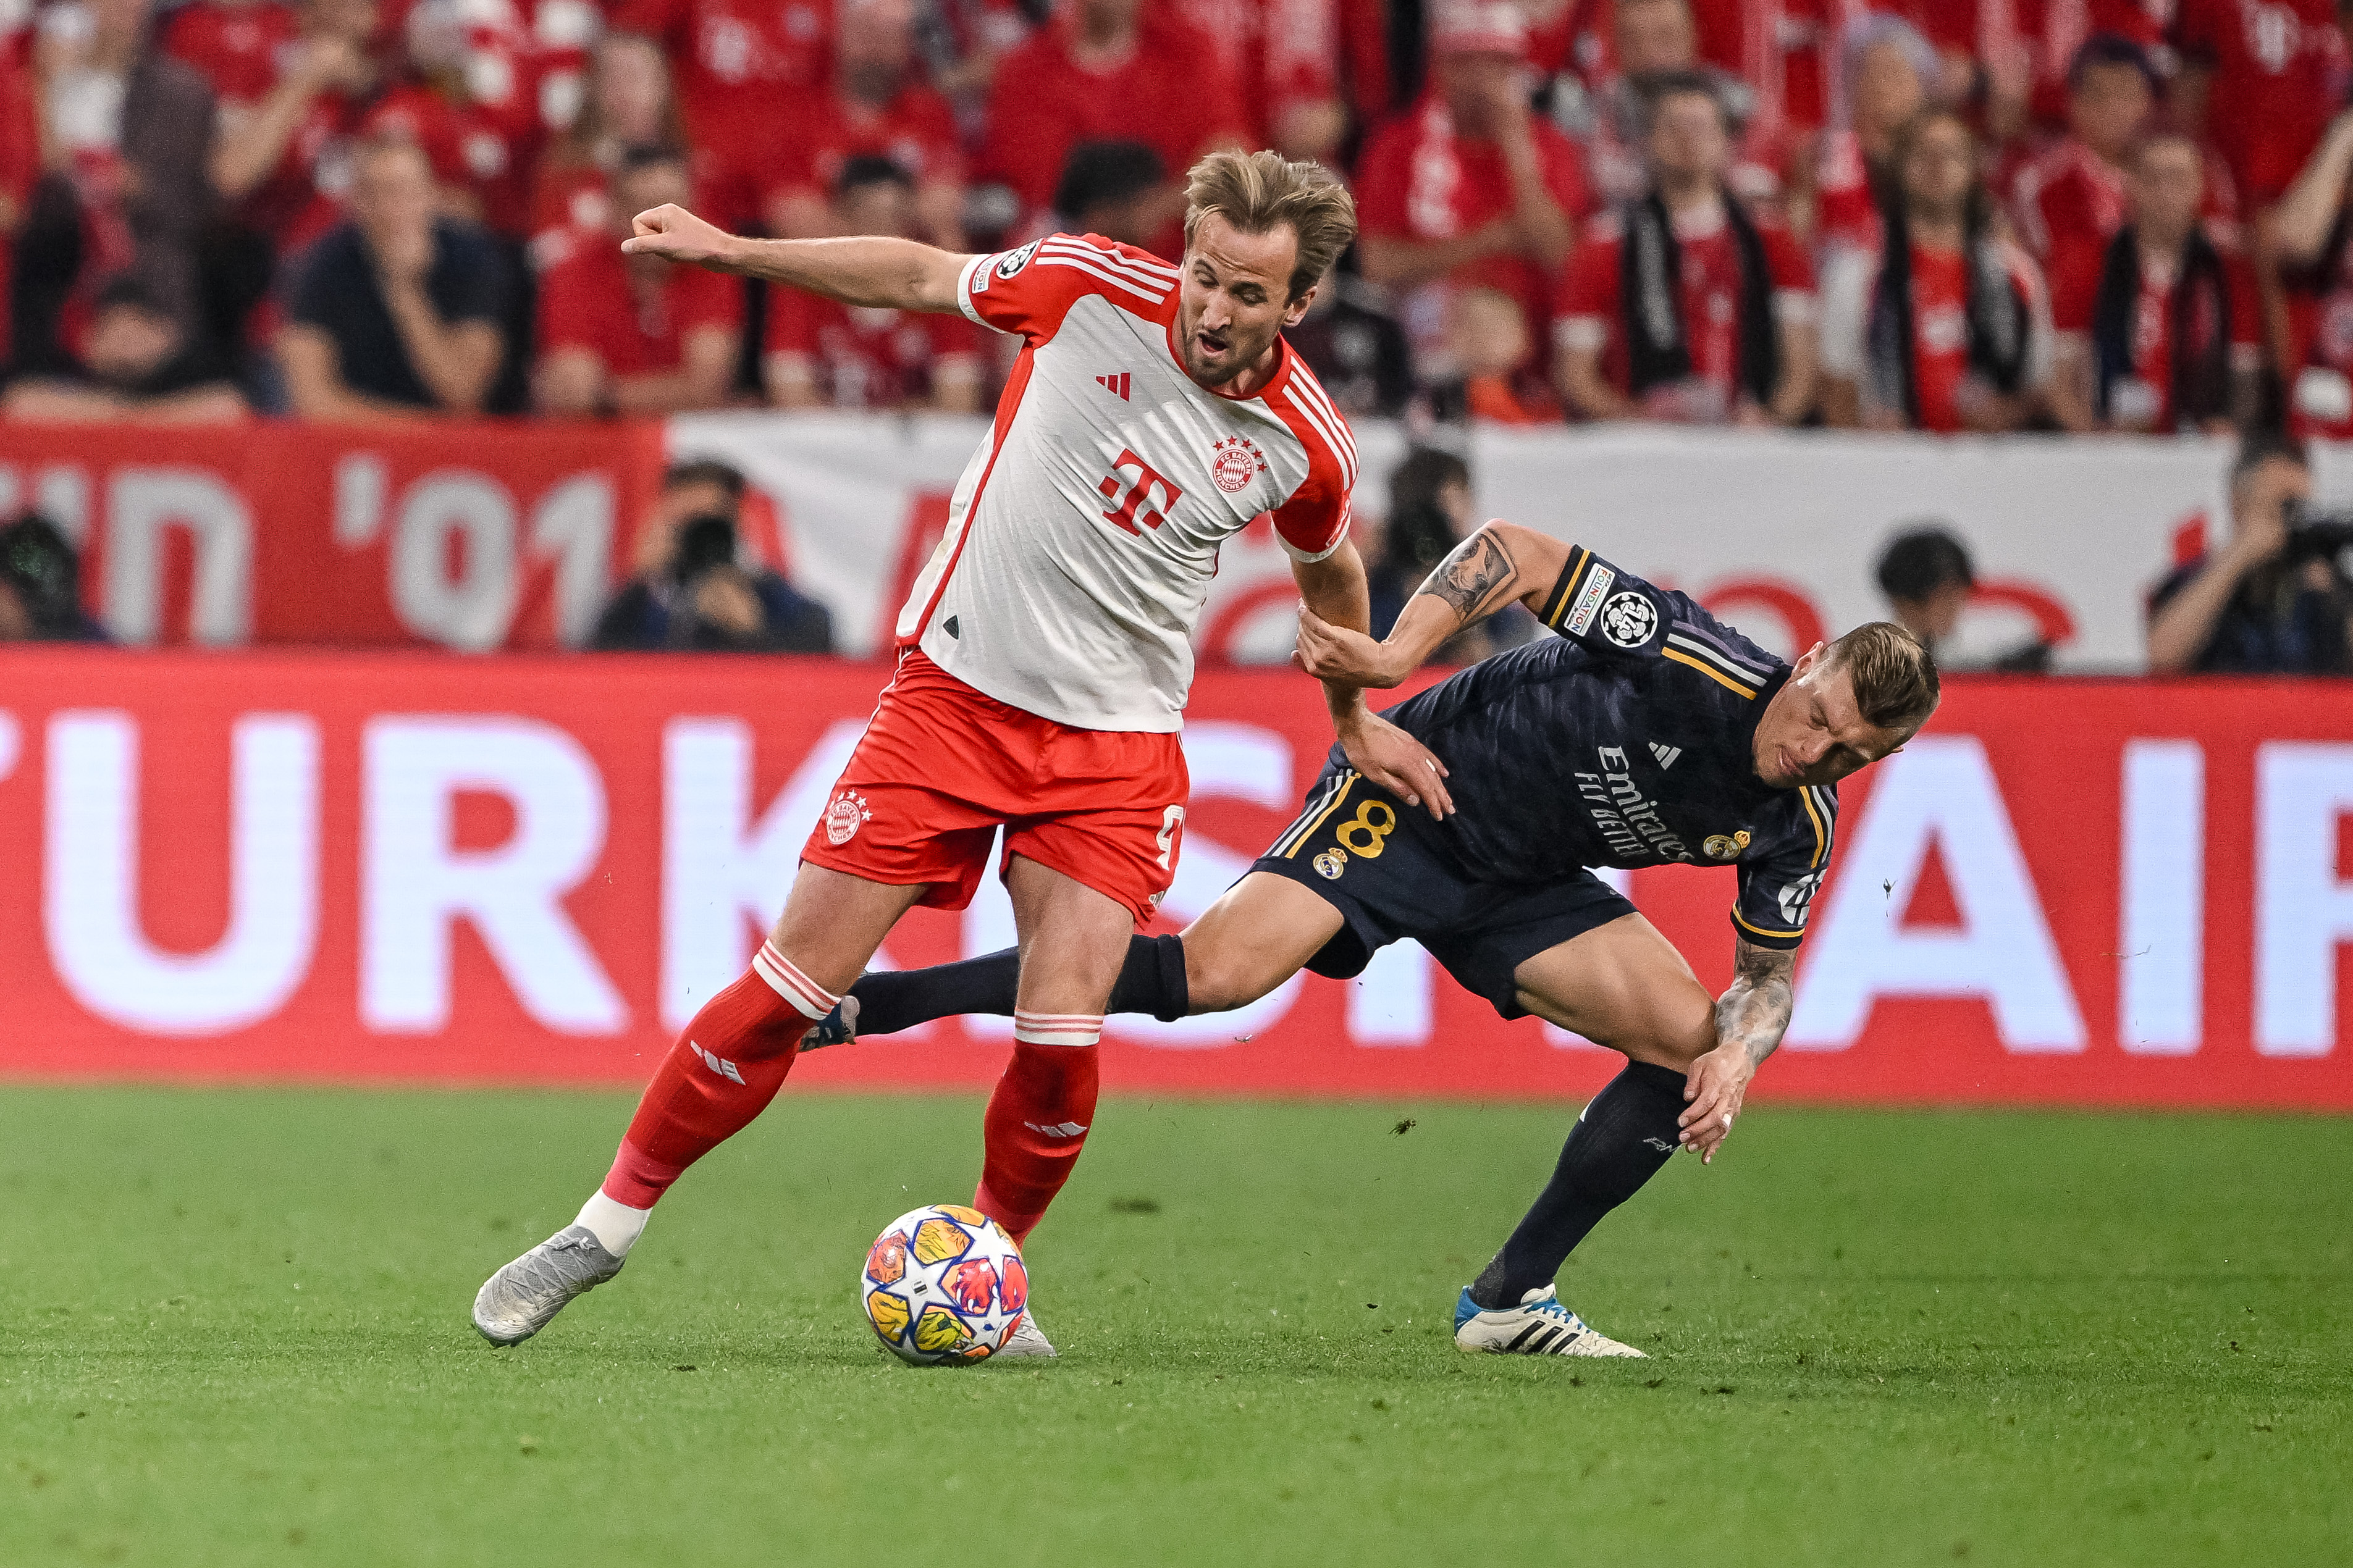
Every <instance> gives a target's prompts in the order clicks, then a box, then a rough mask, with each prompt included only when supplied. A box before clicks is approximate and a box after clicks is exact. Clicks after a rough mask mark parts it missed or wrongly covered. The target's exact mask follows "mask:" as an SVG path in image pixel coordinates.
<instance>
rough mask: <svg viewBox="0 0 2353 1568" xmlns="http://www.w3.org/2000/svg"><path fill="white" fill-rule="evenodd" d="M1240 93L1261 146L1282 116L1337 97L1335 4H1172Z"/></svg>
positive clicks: (1309, 0)
mask: <svg viewBox="0 0 2353 1568" xmlns="http://www.w3.org/2000/svg"><path fill="white" fill-rule="evenodd" d="M1176 13H1177V15H1178V16H1182V17H1184V18H1185V20H1186V21H1187V22H1190V23H1191V24H1192V25H1193V26H1195V27H1196V28H1198V29H1199V31H1200V33H1201V36H1202V37H1206V38H1208V40H1209V43H1210V45H1211V47H1213V48H1214V50H1215V51H1216V53H1217V57H1218V63H1219V66H1220V67H1222V68H1224V69H1225V71H1226V72H1227V74H1228V75H1229V76H1231V77H1232V78H1233V79H1234V81H1235V83H1236V85H1237V86H1238V87H1239V88H1240V90H1241V96H1242V103H1243V107H1244V109H1245V110H1247V111H1248V113H1249V115H1250V122H1249V127H1248V128H1249V129H1250V131H1251V132H1254V133H1255V134H1256V136H1257V137H1258V139H1259V141H1260V142H1264V141H1265V139H1266V137H1267V136H1268V134H1269V133H1270V132H1272V131H1273V129H1274V127H1275V125H1276V123H1277V122H1278V121H1280V120H1281V119H1282V115H1283V113H1284V112H1285V111H1286V110H1290V109H1292V108H1293V107H1295V106H1296V105H1299V104H1302V103H1316V102H1321V101H1323V100H1326V99H1332V98H1336V97H1338V96H1339V66H1340V7H1339V3H1338V0H1176Z"/></svg>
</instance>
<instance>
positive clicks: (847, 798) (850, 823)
mask: <svg viewBox="0 0 2353 1568" xmlns="http://www.w3.org/2000/svg"><path fill="white" fill-rule="evenodd" d="M873 815H874V808H873V807H872V806H871V805H867V804H866V797H865V796H864V795H860V794H859V793H858V792H857V791H856V790H854V789H846V790H843V791H842V792H841V793H840V794H839V795H835V796H834V797H833V804H832V805H828V806H827V807H826V808H825V837H826V839H827V841H828V842H829V843H831V844H835V845H842V844H847V843H849V841H850V840H851V839H852V838H855V837H857V836H858V830H859V828H860V826H863V825H864V824H865V823H866V821H867V820H868V819H869V818H871V816H873Z"/></svg>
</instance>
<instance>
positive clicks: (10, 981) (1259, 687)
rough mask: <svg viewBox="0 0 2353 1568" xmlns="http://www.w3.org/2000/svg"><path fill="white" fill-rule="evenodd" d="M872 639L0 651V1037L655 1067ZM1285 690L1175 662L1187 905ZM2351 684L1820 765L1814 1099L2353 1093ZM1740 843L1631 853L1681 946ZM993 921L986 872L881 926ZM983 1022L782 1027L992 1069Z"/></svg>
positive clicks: (1443, 1068) (2185, 699)
mask: <svg viewBox="0 0 2353 1568" xmlns="http://www.w3.org/2000/svg"><path fill="white" fill-rule="evenodd" d="M880 681H881V671H880V670H879V669H878V668H875V667H872V666H868V665H858V664H842V663H834V662H828V661H816V660H812V661H790V660H754V659H728V658H706V659H695V660H687V659H682V658H569V659H566V658H552V657H551V658H537V657H504V658H489V659H476V660H469V659H459V658H447V657H440V656H432V655H424V654H416V655H356V654H321V653H310V654H298V653H288V652H280V653H267V654H263V653H242V654H204V653H185V652H184V653H143V654H134V653H128V652H121V651H111V650H73V649H59V648H25V647H20V648H13V649H7V650H5V651H0V953H5V955H6V956H5V960H0V963H5V984H0V994H5V996H6V999H7V1005H6V1008H5V1023H0V1073H5V1074H7V1075H12V1076H16V1077H108V1078H170V1079H277V1080H285V1079H303V1080H312V1079H316V1080H370V1079H375V1080H386V1079H398V1080H470V1081H503V1082H556V1081H589V1082H609V1083H629V1082H635V1081H638V1080H640V1079H643V1078H644V1077H645V1076H646V1075H647V1073H648V1072H649V1070H650V1067H651V1064H652V1062H653V1060H654V1058H655V1056H656V1055H657V1054H658V1053H659V1052H660V1051H661V1050H662V1049H664V1048H665V1047H666V1046H667V1044H668V1042H669V1040H670V1036H671V1031H672V1029H673V1028H674V1027H675V1026H676V1024H677V1023H678V1022H680V1021H681V1020H682V1018H683V1017H684V1016H687V1015H689V1014H691V1011H692V1009H693V1007H694V1006H695V1005H697V1002H698V1000H699V999H700V998H701V997H702V996H703V995H707V994H709V992H710V990H711V989H712V988H713V987H714V986H716V985H719V984H725V983H726V982H727V981H728V980H729V979H731V978H732V977H733V975H734V974H735V973H738V972H739V971H740V969H741V966H742V965H743V963H744V961H745V959H746V958H747V956H748V954H749V952H750V951H751V947H752V945H753V943H754V940H755V936H756V932H757V931H758V930H759V928H760V926H761V925H762V924H763V923H765V920H766V919H767V918H768V917H769V916H770V915H772V914H773V912H774V910H775V908H776V900H778V899H779V898H780V896H781V894H782V891H783V889H784V888H785V886H786V881H787V879H789V876H790V873H791V869H792V866H793V863H794V860H795V858H796V857H797V850H798V847H799V845H800V843H801V840H802V838H803V837H804V835H805V834H806V832H807V826H808V825H809V824H810V823H811V822H812V821H813V820H814V819H815V817H816V816H817V813H818V808H819V807H820V805H822V803H823V801H824V799H825V798H826V795H827V793H828V785H829V784H830V783H831V781H832V779H833V776H834V773H835V771H836V770H837V768H838V767H839V762H840V759H841V757H842V756H843V754H844V753H845V752H846V751H847V749H848V748H849V745H850V744H851V743H853V742H854V741H855V739H856V736H857V734H858V731H859V730H860V727H861V725H862V724H863V722H864V720H865V717H866V715H867V713H868V712H869V711H870V710H871V706H872V702H873V698H874V693H875V690H876V689H877V687H878V686H879V684H880ZM1327 744H1328V732H1327V731H1326V730H1325V728H1324V719H1323V715H1322V704H1321V702H1320V700H1319V699H1318V696H1317V693H1316V691H1315V689H1314V687H1313V686H1312V685H1310V684H1309V683H1307V682H1306V681H1304V680H1302V679H1298V678H1296V677H1293V676H1290V675H1286V674H1282V673H1280V672H1271V671H1269V672H1256V673H1252V672H1236V671H1219V672H1210V673H1208V674H1205V675H1204V677H1203V678H1202V679H1201V681H1200V683H1199V684H1198V686H1197V687H1196V689H1195V692H1194V700H1193V706H1192V710H1191V717H1190V721H1189V723H1188V728H1187V755H1188V760H1189V763H1190V766H1191V770H1192V774H1193V779H1194V788H1195V792H1196V793H1195V797H1194V801H1193V811H1192V814H1191V816H1190V818H1189V820H1188V824H1187V837H1186V843H1185V847H1184V858H1183V870H1182V873H1181V875H1180V879H1179V881H1178V884H1177V886H1176V889H1174V890H1173V891H1172V893H1171V895H1170V899H1169V910H1170V913H1171V914H1172V915H1173V916H1174V917H1175V918H1176V919H1177V920H1179V921H1182V920H1184V919H1187V918H1189V917H1190V916H1191V915H1193V914H1194V913H1197V912H1198V910H1199V909H1200V908H1201V907H1203V906H1204V905H1205V904H1206V903H1207V902H1208V900H1211V899H1213V898H1215V896H1216V895H1217V893H1218V892H1219V890H1220V889H1222V888H1223V887H1224V886H1225V885H1226V883H1227V882H1228V881H1229V879H1231V878H1232V877H1233V876H1235V875H1238V874H1239V873H1240V870H1241V868H1244V867H1246V865H1247V864H1248V861H1249V859H1250V857H1251V856H1252V855H1254V854H1255V853H1256V852H1257V850H1258V849H1259V848H1260V847H1261V846H1263V845H1264V844H1266V843H1267V842H1268V841H1269V840H1270V839H1271V837H1273V836H1274V835H1275V833H1276V832H1277V831H1278V830H1279V829H1280V828H1281V827H1282V825H1283V824H1284V823H1285V822H1286V821H1287V820H1288V819H1289V818H1290V816H1291V815H1292V814H1293V811H1294V810H1295V807H1296V803H1297V801H1298V799H1299V797H1300V795H1301V794H1302V792H1303V790H1304V789H1305V787H1306V785H1307V784H1308V783H1309V781H1310V780H1311V779H1312V778H1313V777H1314V773H1315V771H1316V769H1317V768H1318V767H1319V766H1320V763H1321V759H1322V756H1323V753H1324V748H1325V746H1326V745H1327ZM2348 818H2353V689H2348V688H2343V687H2338V686H2333V685H2327V684H2318V683H2294V682H2285V681H2281V682H2254V681H2248V682H2220V681H2217V682H2207V683H2199V684H2189V683H2158V682H2097V683H2077V682H2068V681H2030V680H2001V679H1978V680H1955V681H1953V682H1951V683H1950V684H1949V685H1948V687H1947V697H1946V701H1945V706H1944V710H1943V711H1942V712H1941V713H1939V715H1938V716H1937V719H1936V722H1935V723H1934V724H1933V725H1932V726H1931V728H1930V730H1929V731H1928V732H1927V733H1926V734H1924V735H1923V736H1921V737H1919V738H1918V739H1917V740H1915V742H1914V743H1913V744H1912V745H1911V746H1910V747H1908V748H1906V750H1905V752H1902V753H1900V754H1899V755H1898V756H1896V757H1894V758H1892V759H1890V760H1889V761H1888V762H1886V763H1882V764H1881V765H1880V766H1879V767H1878V768H1876V769H1873V770H1872V772H1871V773H1866V774H1864V775H1863V776H1862V777H1861V778H1858V779H1856V780H1854V781H1852V782H1851V783H1850V784H1847V785H1846V786H1845V787H1844V789H1843V790H1842V792H1841V814H1840V843H1839V847H1838V850H1837V853H1836V856H1835V857H1834V860H1833V868H1832V876H1831V880H1830V881H1829V883H1828V884H1827V885H1826V887H1825V888H1824V889H1823V891H1822V892H1821V893H1820V896H1819V898H1818V899H1817V900H1816V902H1815V904H1814V913H1813V919H1812V923H1811V934H1810V938H1809V940H1808V942H1807V944H1806V948H1805V951H1804V954H1803V956H1802V958H1801V962H1800V967H1799V997H1798V1005H1797V1016H1796V1018H1795V1020H1794V1021H1793V1024H1792V1026H1791V1031H1790V1038H1789V1043H1788V1046H1787V1047H1785V1048H1784V1049H1783V1051H1782V1052H1781V1054H1780V1056H1779V1057H1778V1058H1776V1059H1775V1060H1774V1061H1773V1062H1772V1063H1771V1064H1770V1065H1769V1066H1768V1067H1767V1069H1766V1071H1765V1073H1764V1074H1763V1075H1762V1077H1761V1079H1759V1082H1758V1085H1757V1092H1758V1093H1760V1094H1763V1095H1767V1096H1782V1097H1803V1098H1808V1099H1816V1100H1880V1101H2046V1102H2073V1103H2085V1104H2183V1105H2189V1104H2197V1105H2259V1104H2260V1105H2284V1106H2306V1107H2314V1108H2329V1109H2336V1110H2347V1109H2353V1053H2348V1050H2347V1048H2346V1047H2344V1046H2343V1045H2342V1044H2341V1043H2340V1042H2341V1040H2342V1039H2343V1038H2344V1037H2345V1035H2346V1031H2347V1029H2348V1025H2353V1002H2348V994H2347V982H2348V978H2353V976H2348V974H2347V973H2346V972H2345V965H2344V963H2342V959H2343V954H2344V950H2345V947H2346V946H2347V944H2348V943H2353V832H2348V827H2347V823H2348ZM1729 878H1730V873H1729V872H1728V871H1726V870H1724V869H1721V868H1715V869H1697V868H1663V869H1657V870H1645V871H1641V872H1637V873H1635V874H1634V875H1633V876H1632V878H1631V882H1630V890H1631V893H1632V895H1633V898H1634V900H1635V901H1636V902H1637V903H1638V904H1639V905H1641V908H1642V909H1643V910H1644V911H1645V913H1647V914H1648V915H1649V916H1650V917H1651V919H1652V920H1653V921H1655V922H1656V923H1657V924H1658V925H1659V926H1660V927H1661V928H1662V930H1663V931H1665V932H1666V933H1667V934H1668V936H1669V937H1670V938H1671V939H1672V940H1673V941H1674V942H1676V943H1677V944H1678V945H1679V946H1681V947H1682V948H1683V951H1684V952H1686V953H1688V954H1689V955H1690V957H1691V959H1692V962H1693V963H1694V966H1695V967H1696V968H1697V970H1698V971H1699V973H1700V975H1701V977H1702V979H1703V980H1704V981H1706V982H1707V983H1708V984H1711V985H1712V986H1714V985H1721V984H1723V983H1724V982H1725V978H1726V977H1727V973H1728V970H1729V958H1730V946H1731V935H1730V930H1729V927H1728V925H1727V924H1726V922H1725V914H1724V910H1725V904H1726V903H1727V902H1728V900H1729V893H1730V888H1729ZM1008 940H1009V917H1008V915H1007V914H1006V912H1005V909H1004V905H1003V901H1002V898H1001V894H1000V893H999V892H997V890H996V889H994V886H993V884H992V885H991V888H990V890H989V891H988V893H987V895H985V896H984V898H983V899H981V900H978V901H976V904H975V906H974V908H973V909H972V910H968V911H965V913H963V914H961V915H954V914H947V913H942V912H934V911H918V912H917V914H916V915H914V916H913V917H911V918H910V920H909V921H907V922H906V924H905V925H904V926H902V929H901V931H899V932H897V933H895V934H894V935H893V937H892V942H891V943H890V946H889V947H888V949H887V950H886V952H887V958H888V960H889V961H890V962H892V963H897V964H901V965H910V964H920V963H935V962H939V961H941V960H944V959H947V958H951V957H955V956H960V955H962V954H964V953H966V952H980V951H987V950H989V949H993V948H995V947H997V946H1001V945H1003V944H1004V943H1005V942H1007V941H1008ZM1006 1037H1007V1035H1006V1030H1005V1028H1004V1026H1003V1023H1002V1021H996V1020H978V1021H971V1022H967V1023H962V1024H947V1023H944V1024H940V1025H934V1026H929V1027H928V1028H927V1029H926V1030H925V1031H923V1033H922V1035H921V1037H899V1038H898V1039H896V1040H893V1041H890V1042H875V1043H870V1044H861V1045H860V1046H857V1047H849V1048H845V1049H840V1050H836V1051H832V1052H828V1053H826V1054H824V1055H821V1056H817V1057H813V1058H810V1059H809V1060H808V1061H807V1062H806V1063H805V1064H803V1065H802V1067H801V1068H799V1069H797V1072H796V1074H795V1077H796V1079H797V1080H798V1081H801V1082H803V1083H805V1084H810V1085H837V1086H905V1087H913V1086H935V1085H964V1086H977V1085H981V1084H984V1083H986V1082H987V1081H989V1080H990V1079H992V1078H993V1076H994V1075H995V1073H996V1072H997V1069H998V1068H999V1065H1000V1064H1001V1061H1002V1058H1003V1051H1004V1045H1003V1042H1004V1040H1005V1038H1006ZM1615 1060H1616V1058H1614V1057H1611V1056H1609V1054H1608V1053H1605V1052H1603V1051H1600V1050H1599V1049H1597V1048H1595V1047H1591V1046H1589V1045H1587V1044H1584V1043H1582V1042H1578V1041H1576V1040H1574V1039H1571V1038H1569V1037H1564V1036H1562V1035H1560V1034H1559V1033H1558V1032H1557V1031H1553V1030H1550V1029H1548V1028H1546V1026H1542V1025H1540V1024H1538V1023H1536V1022H1535V1021H1534V1020H1522V1021H1519V1022H1517V1023H1514V1024H1509V1025H1506V1024H1504V1023H1501V1022H1500V1021H1498V1020H1497V1019H1495V1018H1494V1016H1493V1014H1492V1012H1490V1011H1489V1009H1488V1008H1487V1007H1486V1006H1485V1005H1484V1004H1482V1003H1480V1002H1478V1001H1476V1000H1474V999H1473V998H1472V997H1470V996H1469V995H1467V994H1463V993H1462V992H1461V991H1459V990H1458V989H1456V988H1455V987H1454V986H1453V984H1451V982H1450V981H1449V980H1448V979H1447V978H1446V977H1445V976H1444V974H1443V973H1441V972H1439V971H1437V970H1436V969H1435V967H1434V966H1433V965H1431V964H1430V963H1429V961H1428V960H1427V959H1426V957H1424V956H1423V955H1421V953H1420V952H1419V949H1418V948H1413V947H1410V946H1402V947H1399V948H1398V949H1393V950H1390V952H1388V953H1387V954H1385V955H1384V957H1383V958H1382V959H1381V960H1380V961H1379V962H1378V963H1377V964H1376V965H1375V967H1374V968H1373V969H1372V970H1370V971H1368V972H1367V973H1366V976H1365V977H1364V978H1363V979H1362V980H1360V981H1357V982H1354V983H1350V984H1340V983H1335V982H1331V981H1325V980H1321V979H1316V978H1314V977H1312V976H1310V977H1305V978H1303V979H1302V980H1300V981H1299V982H1297V983H1295V984H1293V986H1290V987H1288V988H1286V989H1284V990H1282V991H1278V992H1277V993H1276V994H1274V995H1273V996H1271V997H1269V998H1267V999H1265V1000H1264V1001H1262V1002H1261V1003H1259V1004H1257V1005H1255V1006H1254V1007H1253V1008H1251V1009H1249V1010H1247V1011H1245V1012H1243V1013H1240V1014H1235V1015H1226V1016H1219V1017H1218V1018H1215V1019H1198V1020H1188V1021H1187V1023H1185V1024H1183V1025H1175V1026H1160V1025H1155V1024H1153V1023H1151V1022H1150V1021H1149V1020H1137V1019H1120V1020H1115V1026H1114V1028H1113V1031H1112V1034H1111V1036H1110V1037H1109V1039H1108V1041H1107V1044H1106V1047H1105V1077H1106V1081H1107V1082H1109V1083H1110V1084H1112V1085H1113V1086H1114V1087H1115V1088H1119V1089H1129V1090H1143V1089H1150V1090H1174V1091H1187V1092H1192V1091H1198V1092H1215V1093H1282V1094H1291V1093H1296V1094H1345V1095H1370V1094H1413V1095H1419V1094H1460V1095H1499V1096H1536V1097H1542V1096H1554V1095H1581V1094H1583V1093H1586V1092H1588V1091H1589V1090H1590V1089H1592V1088H1594V1087H1595V1086H1596V1085H1598V1084H1599V1082H1601V1081H1602V1080H1603V1079H1605V1078H1606V1077H1607V1076H1608V1074H1609V1072H1610V1071H1611V1070H1612V1067H1613V1064H1614V1063H1615Z"/></svg>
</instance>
